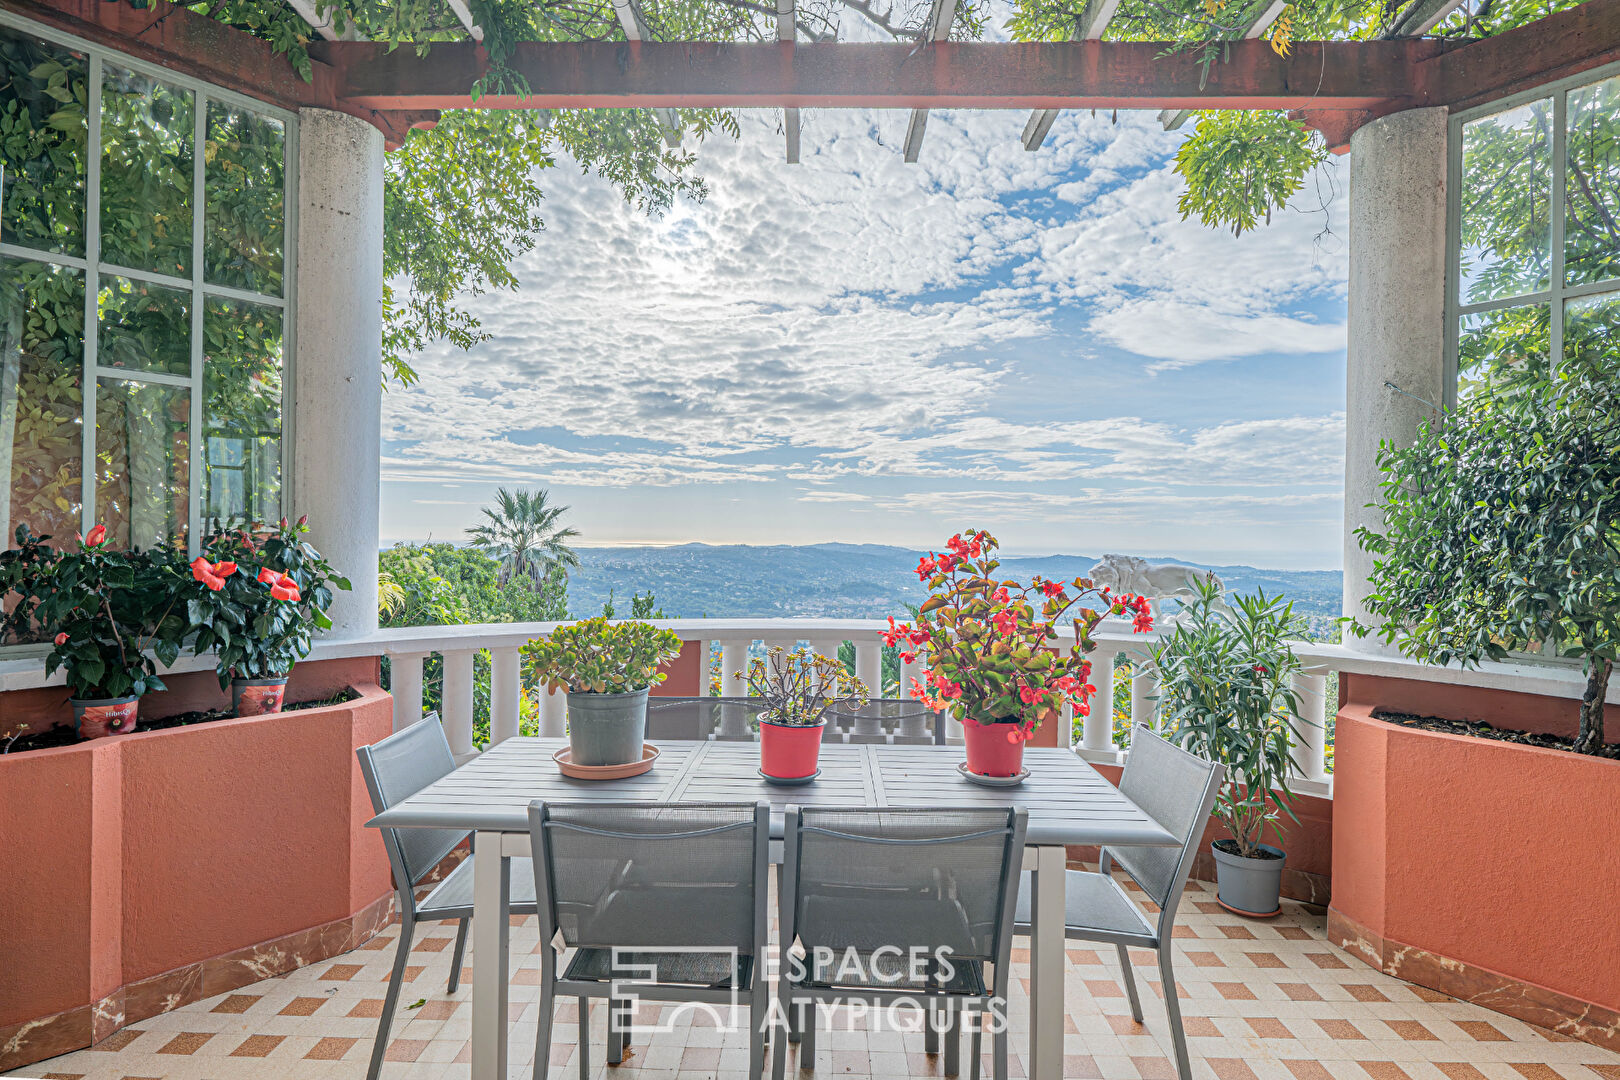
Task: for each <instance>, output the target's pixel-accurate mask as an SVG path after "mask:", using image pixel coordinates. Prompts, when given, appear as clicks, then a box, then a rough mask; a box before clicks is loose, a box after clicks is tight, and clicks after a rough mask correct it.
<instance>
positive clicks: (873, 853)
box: [782, 806, 1028, 966]
mask: <svg viewBox="0 0 1620 1080" xmlns="http://www.w3.org/2000/svg"><path fill="white" fill-rule="evenodd" d="M1027 825H1028V815H1027V814H1026V813H1025V811H1023V810H1017V809H1014V808H1012V807H949V806H943V807H915V808H888V809H866V808H863V809H834V808H830V807H828V808H822V807H804V808H802V809H798V808H790V809H789V811H788V814H787V830H786V837H785V845H786V847H785V856H784V863H783V884H782V889H783V896H784V901H783V905H782V910H783V913H784V917H783V928H782V944H783V948H784V949H785V948H786V947H787V946H788V945H789V944H790V943H791V942H792V941H793V940H794V939H797V940H798V941H799V942H800V943H801V944H802V945H803V946H804V947H805V949H806V950H807V951H810V950H815V949H818V948H823V947H825V948H830V949H832V950H833V951H834V953H835V954H843V953H845V952H847V951H848V950H850V949H854V950H856V951H857V952H859V953H869V952H871V951H872V950H874V949H877V948H880V947H893V948H899V949H900V950H902V951H910V950H913V949H919V950H927V951H929V952H934V951H935V950H938V949H941V948H948V949H950V950H951V953H952V955H954V956H958V957H962V958H964V959H974V960H989V961H993V962H999V963H1000V965H1001V966H1004V965H1005V960H1006V956H1007V954H1008V950H1009V947H1010V945H1011V940H1012V915H1013V908H1014V905H1015V904H1016V902H1017V892H1018V875H1019V869H1020V866H1021V864H1022V859H1023V846H1024V833H1025V830H1026V828H1027Z"/></svg>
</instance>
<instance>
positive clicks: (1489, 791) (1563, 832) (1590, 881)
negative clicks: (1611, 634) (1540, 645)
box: [1328, 678, 1620, 1050]
mask: <svg viewBox="0 0 1620 1080" xmlns="http://www.w3.org/2000/svg"><path fill="white" fill-rule="evenodd" d="M1411 687H1412V688H1415V687H1422V689H1421V690H1418V689H1410V693H1409V692H1408V691H1409V687H1408V685H1407V684H1405V683H1404V682H1403V681H1402V680H1391V679H1370V678H1356V679H1353V680H1350V684H1349V686H1348V688H1347V689H1348V701H1347V703H1346V704H1345V706H1344V707H1343V709H1342V710H1341V711H1340V713H1339V718H1338V729H1337V734H1336V744H1337V749H1336V751H1335V755H1334V765H1335V772H1334V812H1335V816H1334V828H1333V900H1332V905H1331V907H1330V909H1329V915H1328V931H1329V937H1330V939H1331V940H1332V941H1333V942H1334V943H1335V944H1337V945H1340V946H1341V947H1343V948H1344V949H1346V950H1347V951H1349V952H1350V953H1352V954H1353V955H1355V956H1357V957H1360V958H1361V959H1363V960H1365V961H1366V962H1367V963H1369V964H1371V965H1373V966H1374V967H1377V968H1379V969H1380V970H1382V971H1385V972H1387V973H1388V974H1391V975H1395V976H1397V977H1399V978H1402V979H1405V980H1407V981H1408V982H1413V983H1417V984H1419V985H1421V986H1427V987H1430V988H1431V989H1434V990H1439V991H1441V992H1443V993H1446V994H1449V995H1451V996H1452V997H1456V998H1460V999H1462V1000H1464V1001H1471V1002H1474V1003H1476V1004H1479V1005H1483V1006H1485V1007H1486V1008H1490V1009H1495V1010H1497V1011H1498V1012H1503V1013H1506V1014H1508V1015H1510V1016H1514V1017H1517V1018H1519V1019H1521V1020H1525V1021H1528V1022H1530V1023H1533V1024H1538V1025H1541V1026H1543V1027H1547V1028H1551V1029H1553V1030H1555V1031H1558V1032H1561V1033H1563V1034H1566V1035H1569V1036H1572V1037H1574V1038H1577V1039H1582V1040H1584V1041H1587V1042H1592V1043H1596V1044H1598V1045H1602V1046H1606V1047H1609V1048H1611V1049H1617V1050H1620V965H1617V964H1616V963H1615V957H1616V956H1620V922H1617V921H1616V920H1615V918H1614V911H1613V905H1614V897H1615V896H1616V895H1620V859H1617V858H1616V857H1615V837H1616V836H1617V835H1620V761H1613V760H1607V759H1602V758H1592V757H1585V756H1581V755H1577V754H1571V753H1567V752H1563V751H1557V750H1545V749H1541V748H1537V747H1528V746H1521V745H1516V744H1513V743H1507V742H1497V741H1493V740H1489V739H1479V738H1471V737H1466V736H1458V735H1448V734H1439V733H1435V732H1428V731H1421V730H1417V729H1414V728H1408V727H1403V726H1400V725H1397V724H1388V723H1385V722H1383V721H1380V720H1375V719H1373V718H1372V716H1371V713H1372V711H1373V708H1374V707H1375V706H1381V707H1383V708H1386V709H1391V710H1394V711H1400V712H1409V713H1415V714H1419V715H1445V716H1447V717H1448V718H1452V719H1470V720H1474V719H1488V720H1491V721H1492V722H1493V723H1497V724H1500V725H1503V726H1514V727H1519V728H1523V729H1534V730H1539V731H1560V732H1561V731H1563V730H1564V729H1566V728H1567V729H1569V730H1573V720H1572V719H1570V717H1569V716H1567V715H1566V714H1572V713H1573V710H1574V708H1575V703H1574V702H1571V701H1565V700H1560V699H1552V698H1543V697H1534V696H1532V695H1525V694H1512V693H1506V692H1502V691H1485V690H1478V689H1472V688H1466V687H1444V688H1438V693H1439V697H1437V698H1434V699H1433V700H1429V698H1430V696H1432V695H1434V694H1436V692H1437V688H1435V687H1433V686H1425V685H1424V684H1411ZM1514 699H1520V700H1519V701H1515V700H1514ZM1615 712H1616V710H1615V708H1614V707H1613V706H1611V707H1610V709H1609V713H1610V723H1613V722H1614V713H1615ZM1516 719H1517V721H1518V722H1515V720H1516Z"/></svg>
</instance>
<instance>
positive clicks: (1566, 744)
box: [1372, 709, 1620, 759]
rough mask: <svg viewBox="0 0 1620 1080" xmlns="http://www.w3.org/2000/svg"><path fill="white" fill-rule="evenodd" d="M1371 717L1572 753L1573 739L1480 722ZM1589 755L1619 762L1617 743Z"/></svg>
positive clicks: (1383, 712) (1376, 713)
mask: <svg viewBox="0 0 1620 1080" xmlns="http://www.w3.org/2000/svg"><path fill="white" fill-rule="evenodd" d="M1372 715H1373V719H1374V720H1382V721H1384V723H1386V724H1399V725H1401V726H1402V727H1409V728H1418V729H1419V730H1422V731H1438V732H1440V733H1441V734H1444V735H1471V736H1473V737H1474V738H1476V739H1495V740H1496V741H1498V742H1512V743H1522V744H1523V745H1525V746H1539V747H1542V748H1544V749H1547V750H1565V751H1569V752H1571V753H1573V752H1574V747H1575V740H1574V738H1572V737H1568V736H1564V735H1543V734H1540V733H1538V732H1534V731H1518V730H1515V729H1513V728H1499V727H1492V726H1491V725H1490V724H1487V723H1485V722H1484V721H1483V720H1479V721H1474V720H1447V719H1445V718H1444V717H1441V716H1413V715H1412V714H1411V713H1400V712H1390V711H1389V710H1387V709H1374V710H1373V713H1372ZM1591 756H1592V757H1606V758H1616V759H1620V743H1606V744H1605V745H1604V747H1603V749H1602V750H1599V751H1598V752H1597V753H1596V754H1593V755H1591Z"/></svg>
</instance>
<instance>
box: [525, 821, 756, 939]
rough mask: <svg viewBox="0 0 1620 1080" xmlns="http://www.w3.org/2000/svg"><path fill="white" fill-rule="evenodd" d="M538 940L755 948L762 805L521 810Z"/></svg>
mask: <svg viewBox="0 0 1620 1080" xmlns="http://www.w3.org/2000/svg"><path fill="white" fill-rule="evenodd" d="M529 832H530V842H531V846H532V848H533V851H534V876H535V898H536V900H537V901H538V906H539V909H540V939H541V940H542V941H549V940H550V939H551V937H552V935H554V934H555V933H558V932H560V933H561V934H562V938H563V941H564V942H565V943H567V944H568V945H570V946H579V945H583V946H586V947H589V948H655V949H656V948H686V949H694V948H728V947H729V948H736V949H738V950H741V951H744V952H747V953H757V951H758V950H759V949H762V948H763V947H764V944H765V934H766V910H765V893H766V889H767V878H766V874H767V867H768V866H769V853H770V832H771V812H770V806H769V805H768V804H766V803H670V804H662V805H649V804H640V805H636V804H624V803H547V802H541V801H536V802H534V803H531V804H530V805H529Z"/></svg>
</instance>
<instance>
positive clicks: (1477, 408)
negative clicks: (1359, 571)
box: [1351, 344, 1620, 754]
mask: <svg viewBox="0 0 1620 1080" xmlns="http://www.w3.org/2000/svg"><path fill="white" fill-rule="evenodd" d="M1379 465H1380V466H1381V467H1382V468H1383V470H1384V481H1383V493H1384V501H1383V507H1382V508H1383V514H1384V522H1383V526H1382V527H1381V528H1378V529H1372V528H1366V527H1363V528H1360V529H1358V530H1356V538H1357V539H1358V540H1359V541H1360V543H1361V546H1362V548H1363V549H1365V550H1366V551H1367V552H1369V553H1370V554H1371V555H1372V556H1373V569H1372V573H1371V574H1369V575H1368V581H1369V582H1370V584H1371V586H1372V593H1371V595H1370V596H1368V597H1367V599H1366V601H1365V606H1366V609H1367V612H1368V613H1369V614H1370V615H1371V620H1370V622H1368V623H1361V622H1352V623H1351V630H1352V632H1354V633H1357V634H1361V635H1366V634H1369V633H1376V634H1378V636H1380V637H1381V638H1382V639H1383V640H1385V641H1386V642H1392V643H1393V644H1394V645H1395V646H1396V647H1398V648H1399V649H1400V650H1401V651H1402V652H1403V653H1405V654H1406V655H1408V656H1410V657H1412V658H1414V659H1417V660H1423V661H1426V662H1429V663H1436V664H1447V663H1451V662H1453V661H1456V662H1460V663H1461V664H1463V665H1464V666H1469V665H1473V664H1477V663H1479V662H1480V661H1481V660H1485V659H1489V660H1502V659H1504V658H1505V657H1506V656H1507V655H1508V654H1509V652H1510V651H1513V650H1529V649H1535V648H1539V647H1543V646H1544V645H1545V644H1546V643H1551V644H1552V645H1553V646H1554V648H1555V649H1556V651H1557V652H1558V653H1559V654H1560V655H1563V656H1566V657H1570V658H1578V659H1579V660H1580V661H1581V662H1582V664H1583V666H1584V669H1585V673H1586V691H1585V694H1584V695H1583V697H1582V699H1581V705H1580V728H1579V732H1578V734H1577V736H1576V739H1575V742H1574V745H1573V747H1572V749H1574V750H1575V751H1577V752H1579V753H1585V754H1595V753H1600V752H1602V751H1603V750H1604V733H1603V709H1604V701H1605V699H1606V697H1607V694H1608V685H1609V677H1610V674H1611V673H1612V671H1613V670H1614V665H1615V663H1616V660H1617V659H1620V360H1617V357H1616V355H1615V350H1614V347H1613V346H1612V345H1608V344H1602V345H1596V346H1593V347H1591V348H1590V349H1586V350H1576V352H1575V353H1574V355H1572V356H1568V357H1566V360H1565V363H1564V365H1563V368H1562V369H1561V370H1560V371H1559V372H1558V373H1557V374H1556V375H1548V374H1546V373H1537V372H1522V373H1519V374H1518V376H1517V377H1516V378H1515V379H1513V380H1511V381H1507V380H1504V384H1503V385H1500V386H1497V387H1494V388H1492V387H1489V386H1487V387H1486V388H1484V391H1483V392H1481V393H1479V394H1477V395H1475V396H1472V397H1468V398H1465V399H1464V400H1463V401H1462V402H1461V403H1460V404H1459V405H1458V407H1457V408H1456V409H1455V410H1453V411H1451V412H1449V413H1445V414H1443V415H1440V416H1438V417H1436V418H1435V419H1433V420H1431V421H1428V422H1427V423H1425V424H1423V425H1422V426H1421V428H1420V429H1419V431H1418V434H1417V438H1416V439H1415V440H1414V441H1413V443H1412V445H1411V446H1409V447H1406V448H1399V447H1395V446H1392V445H1389V444H1385V445H1384V447H1383V448H1382V449H1381V451H1380V453H1379Z"/></svg>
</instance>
